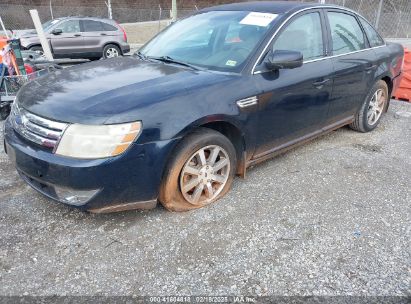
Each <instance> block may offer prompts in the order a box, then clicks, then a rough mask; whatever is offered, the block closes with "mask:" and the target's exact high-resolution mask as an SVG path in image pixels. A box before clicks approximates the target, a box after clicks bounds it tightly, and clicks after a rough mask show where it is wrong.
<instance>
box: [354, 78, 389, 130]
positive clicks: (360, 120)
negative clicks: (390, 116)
mask: <svg viewBox="0 0 411 304" xmlns="http://www.w3.org/2000/svg"><path fill="white" fill-rule="evenodd" d="M380 93H381V94H382V95H381V97H379V96H380V95H379V94H380ZM388 98H389V96H388V86H387V83H386V82H385V81H383V80H378V81H377V82H376V83H375V84H374V86H373V87H372V89H371V91H370V93H369V94H368V95H367V97H366V98H365V101H364V103H363V105H362V106H361V109H360V110H359V111H358V113H357V114H356V115H355V118H354V121H353V122H352V123H351V124H350V128H351V129H353V130H356V131H358V132H363V133H365V132H370V131H372V130H374V129H375V128H376V127H377V126H378V124H379V123H380V121H381V117H382V115H383V114H384V112H386V110H387V106H388V101H389V99H388ZM372 113H374V114H375V116H373V115H374V114H372Z"/></svg>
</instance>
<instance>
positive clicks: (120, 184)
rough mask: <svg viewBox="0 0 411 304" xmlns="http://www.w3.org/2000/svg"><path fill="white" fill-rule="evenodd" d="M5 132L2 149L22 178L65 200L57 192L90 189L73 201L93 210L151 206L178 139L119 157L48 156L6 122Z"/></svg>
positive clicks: (139, 147) (136, 148)
mask: <svg viewBox="0 0 411 304" xmlns="http://www.w3.org/2000/svg"><path fill="white" fill-rule="evenodd" d="M4 133H5V134H4V135H5V136H4V145H5V151H6V153H7V154H8V156H9V158H10V160H11V161H12V162H13V163H14V164H15V166H16V168H17V171H18V172H19V174H20V175H21V176H22V178H23V180H24V181H25V182H27V183H28V184H29V185H30V186H32V187H33V188H34V189H36V190H37V191H39V192H41V193H42V194H44V195H46V196H48V197H50V198H52V199H54V200H56V201H59V202H63V203H66V204H67V201H65V200H63V199H61V197H59V195H58V193H59V191H58V190H61V189H67V190H68V191H71V192H73V193H75V192H76V191H83V193H88V192H87V191H90V194H91V196H90V198H89V199H87V200H86V201H85V202H84V203H80V204H78V203H77V204H72V205H74V206H75V207H77V208H80V209H82V210H89V211H92V212H112V211H120V210H126V209H138V208H142V209H147V208H150V207H151V208H153V207H155V206H156V203H157V197H158V193H159V189H160V184H161V178H162V173H163V168H164V167H165V164H166V161H167V158H168V156H169V153H170V151H171V150H172V149H173V147H174V146H175V144H176V142H177V140H176V139H172V140H165V141H158V142H152V143H147V144H133V146H131V147H130V148H129V150H127V151H126V152H125V153H124V154H123V155H120V156H117V157H112V158H106V159H94V160H80V159H73V158H69V157H63V156H58V155H55V154H52V153H51V152H50V151H48V150H45V149H44V148H42V147H39V146H37V145H35V144H33V143H30V142H28V141H26V140H25V139H24V138H22V137H21V136H20V135H19V134H17V133H16V132H15V131H14V130H13V129H12V127H11V124H10V122H9V120H7V121H6V124H5V132H4ZM60 192H61V191H60Z"/></svg>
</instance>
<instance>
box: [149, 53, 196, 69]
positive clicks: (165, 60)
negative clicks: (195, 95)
mask: <svg viewBox="0 0 411 304" xmlns="http://www.w3.org/2000/svg"><path fill="white" fill-rule="evenodd" d="M147 58H149V59H154V60H158V61H162V62H166V63H175V64H179V65H182V66H186V67H189V68H191V69H193V70H197V71H201V70H202V69H201V68H199V67H198V66H195V65H193V64H190V63H187V62H184V61H180V60H177V59H174V58H172V57H170V56H161V57H154V56H148V57H147Z"/></svg>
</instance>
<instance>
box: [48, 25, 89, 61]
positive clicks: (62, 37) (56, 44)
mask: <svg viewBox="0 0 411 304" xmlns="http://www.w3.org/2000/svg"><path fill="white" fill-rule="evenodd" d="M54 29H60V30H61V31H62V32H61V33H60V34H57V35H55V34H53V33H51V34H50V36H49V38H50V44H51V48H52V50H53V54H54V55H55V56H56V57H68V58H70V57H75V56H76V55H77V54H78V53H81V52H82V51H83V48H84V40H83V36H82V33H81V31H80V22H79V20H78V19H71V20H67V21H62V22H61V23H59V24H58V25H56V27H55V28H54Z"/></svg>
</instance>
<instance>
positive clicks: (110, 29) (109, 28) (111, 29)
mask: <svg viewBox="0 0 411 304" xmlns="http://www.w3.org/2000/svg"><path fill="white" fill-rule="evenodd" d="M102 24H103V29H104V30H105V31H106V32H114V31H117V30H118V29H117V28H116V27H115V26H113V25H111V24H108V23H104V22H102Z"/></svg>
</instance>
